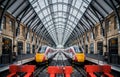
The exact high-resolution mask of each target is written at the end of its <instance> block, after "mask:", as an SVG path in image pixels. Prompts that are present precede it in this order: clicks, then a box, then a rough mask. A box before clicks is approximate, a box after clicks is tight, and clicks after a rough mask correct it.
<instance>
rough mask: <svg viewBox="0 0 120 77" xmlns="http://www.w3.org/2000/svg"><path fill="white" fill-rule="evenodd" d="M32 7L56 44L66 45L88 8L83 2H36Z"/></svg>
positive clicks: (81, 0)
mask: <svg viewBox="0 0 120 77" xmlns="http://www.w3.org/2000/svg"><path fill="white" fill-rule="evenodd" d="M29 1H30V2H32V0H29ZM48 1H49V4H48ZM68 1H69V4H70V5H72V6H71V7H70V6H69V5H68ZM90 1H91V0H89V2H90ZM31 4H32V3H31ZM32 5H33V7H34V9H35V11H36V12H37V13H38V15H39V17H40V19H41V21H42V23H43V25H44V26H45V28H46V29H47V30H48V32H49V34H50V35H51V36H52V38H53V40H54V41H55V43H56V44H64V43H65V41H66V40H67V39H68V37H69V36H70V34H71V32H72V31H73V29H74V28H75V26H76V25H77V23H78V21H79V19H80V18H81V16H82V14H83V13H84V11H85V10H86V9H85V8H84V7H87V6H88V5H87V4H86V3H85V2H83V0H36V2H35V3H34V4H32ZM51 14H52V15H51ZM57 34H59V35H57ZM63 34H64V35H63ZM62 38H63V39H62Z"/></svg>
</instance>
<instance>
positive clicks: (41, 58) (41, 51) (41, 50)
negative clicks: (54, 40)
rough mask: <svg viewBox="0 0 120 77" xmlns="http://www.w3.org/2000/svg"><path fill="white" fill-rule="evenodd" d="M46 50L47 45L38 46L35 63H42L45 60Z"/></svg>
mask: <svg viewBox="0 0 120 77" xmlns="http://www.w3.org/2000/svg"><path fill="white" fill-rule="evenodd" d="M46 52H48V47H47V46H42V47H41V48H39V50H38V52H36V55H35V61H36V62H37V63H42V62H45V61H46V60H47V56H46Z"/></svg>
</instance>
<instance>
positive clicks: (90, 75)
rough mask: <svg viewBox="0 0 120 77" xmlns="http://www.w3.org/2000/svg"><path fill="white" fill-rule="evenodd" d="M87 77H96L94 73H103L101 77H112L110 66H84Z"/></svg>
mask: <svg viewBox="0 0 120 77" xmlns="http://www.w3.org/2000/svg"><path fill="white" fill-rule="evenodd" d="M85 70H86V72H87V77H96V75H95V74H94V73H95V72H103V75H102V76H103V77H114V76H113V75H111V74H110V72H111V66H109V65H85Z"/></svg>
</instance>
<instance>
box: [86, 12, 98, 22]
mask: <svg viewBox="0 0 120 77" xmlns="http://www.w3.org/2000/svg"><path fill="white" fill-rule="evenodd" d="M85 14H87V15H88V16H90V18H91V19H92V20H93V21H94V22H96V23H97V21H96V20H95V19H94V18H93V17H92V16H91V15H90V14H89V13H88V12H87V11H86V12H85Z"/></svg>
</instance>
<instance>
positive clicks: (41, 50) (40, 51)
mask: <svg viewBox="0 0 120 77" xmlns="http://www.w3.org/2000/svg"><path fill="white" fill-rule="evenodd" d="M46 48H47V47H46V46H44V47H41V48H39V53H44V52H45V51H46Z"/></svg>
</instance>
